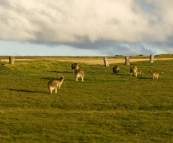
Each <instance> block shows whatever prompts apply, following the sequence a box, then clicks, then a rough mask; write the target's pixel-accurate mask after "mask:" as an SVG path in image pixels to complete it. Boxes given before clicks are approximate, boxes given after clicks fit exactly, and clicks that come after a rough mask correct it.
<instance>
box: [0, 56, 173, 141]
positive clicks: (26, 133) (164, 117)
mask: <svg viewBox="0 0 173 143" xmlns="http://www.w3.org/2000/svg"><path fill="white" fill-rule="evenodd" d="M71 64H72V63H71V62H58V61H54V60H45V59H40V60H36V61H34V60H33V61H16V62H15V64H14V65H10V64H8V63H4V65H3V66H2V67H1V68H0V142H1V143H10V142H12V143H15V142H16V143H19V142H23V143H48V142H56V143H152V142H157V143H158V142H159V143H172V142H173V61H172V60H170V61H155V62H154V63H153V64H150V63H149V62H147V61H145V62H136V63H132V65H137V66H138V68H139V69H141V70H142V71H143V74H142V75H140V76H138V77H137V78H136V77H133V76H130V75H129V66H127V65H124V64H118V65H119V66H120V73H119V75H114V74H113V73H112V67H113V65H110V66H109V67H105V66H102V65H87V64H84V63H81V64H80V65H81V68H82V69H83V70H84V71H85V80H84V82H81V80H79V81H78V82H76V81H75V77H74V74H73V72H72V70H71ZM150 69H154V70H157V71H158V72H159V73H160V78H159V79H158V80H152V78H151V75H150V74H149V73H148V71H149V70H150ZM162 72H163V73H162ZM60 75H64V77H65V80H64V83H63V84H62V86H61V89H60V90H59V91H58V93H57V94H52V95H50V94H49V92H48V89H47V83H48V81H49V80H50V79H51V78H56V77H59V76H60Z"/></svg>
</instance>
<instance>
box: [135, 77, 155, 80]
mask: <svg viewBox="0 0 173 143" xmlns="http://www.w3.org/2000/svg"><path fill="white" fill-rule="evenodd" d="M138 79H149V80H151V79H152V78H151V77H138Z"/></svg>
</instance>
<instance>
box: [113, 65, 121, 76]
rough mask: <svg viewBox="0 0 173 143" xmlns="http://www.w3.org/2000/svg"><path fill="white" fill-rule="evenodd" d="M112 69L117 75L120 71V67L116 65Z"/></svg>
mask: <svg viewBox="0 0 173 143" xmlns="http://www.w3.org/2000/svg"><path fill="white" fill-rule="evenodd" d="M112 70H113V73H115V74H116V75H117V74H118V73H119V71H120V67H119V66H114V67H113V68H112Z"/></svg>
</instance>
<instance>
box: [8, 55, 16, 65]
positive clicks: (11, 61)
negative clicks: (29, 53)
mask: <svg viewBox="0 0 173 143" xmlns="http://www.w3.org/2000/svg"><path fill="white" fill-rule="evenodd" d="M14 59H15V58H14V57H13V56H10V57H9V64H14Z"/></svg>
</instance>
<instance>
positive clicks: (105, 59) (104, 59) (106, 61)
mask: <svg viewBox="0 0 173 143" xmlns="http://www.w3.org/2000/svg"><path fill="white" fill-rule="evenodd" d="M103 61H104V66H109V63H108V59H107V58H103Z"/></svg>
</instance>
